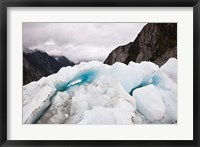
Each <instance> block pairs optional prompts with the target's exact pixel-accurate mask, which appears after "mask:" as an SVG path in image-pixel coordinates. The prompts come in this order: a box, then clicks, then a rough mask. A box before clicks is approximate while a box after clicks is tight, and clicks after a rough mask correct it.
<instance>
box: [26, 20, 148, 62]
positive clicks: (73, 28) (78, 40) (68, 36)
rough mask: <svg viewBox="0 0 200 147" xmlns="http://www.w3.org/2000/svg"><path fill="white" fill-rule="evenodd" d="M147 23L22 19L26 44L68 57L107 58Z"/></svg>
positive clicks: (102, 59)
mask: <svg viewBox="0 0 200 147" xmlns="http://www.w3.org/2000/svg"><path fill="white" fill-rule="evenodd" d="M145 24H146V23H33V22H24V23H23V47H24V48H28V49H35V48H38V49H40V50H43V51H45V52H47V53H48V54H49V55H54V56H61V55H62V56H65V57H66V58H68V59H69V60H71V61H73V62H75V63H79V62H80V61H90V60H99V61H102V62H103V61H104V60H105V59H106V57H107V56H108V55H109V53H110V52H111V51H112V50H113V49H115V48H116V47H118V46H119V45H124V44H127V43H128V42H130V41H132V40H134V39H135V38H136V36H137V35H138V33H139V32H140V31H141V29H142V28H143V26H144V25H145Z"/></svg>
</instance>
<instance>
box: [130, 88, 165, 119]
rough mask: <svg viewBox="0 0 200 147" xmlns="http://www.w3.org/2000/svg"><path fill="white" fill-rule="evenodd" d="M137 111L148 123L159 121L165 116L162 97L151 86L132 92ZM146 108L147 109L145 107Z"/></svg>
mask: <svg viewBox="0 0 200 147" xmlns="http://www.w3.org/2000/svg"><path fill="white" fill-rule="evenodd" d="M133 97H134V98H135V100H136V106H137V110H138V111H139V112H140V113H141V114H143V115H144V116H145V117H146V118H147V119H148V120H150V121H158V120H161V119H162V118H163V117H164V115H165V111H166V108H165V105H164V103H163V101H162V96H161V95H160V93H159V91H158V90H157V89H156V87H155V86H154V85H152V84H150V85H148V86H144V87H141V88H138V89H136V90H135V91H133ZM147 106H148V107H147Z"/></svg>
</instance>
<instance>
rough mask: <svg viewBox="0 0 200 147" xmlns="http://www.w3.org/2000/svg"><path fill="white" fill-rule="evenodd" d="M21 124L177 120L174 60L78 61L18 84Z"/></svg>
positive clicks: (147, 122) (125, 123)
mask: <svg viewBox="0 0 200 147" xmlns="http://www.w3.org/2000/svg"><path fill="white" fill-rule="evenodd" d="M22 108H23V124H80V125H81V124H104V125H106V124H118V125H122V124H124V125H128V124H129V125H130V124H158V123H159V124H174V123H177V59H175V58H170V59H169V60H168V61H167V62H166V63H165V64H164V65H163V66H161V67H159V66H157V65H156V64H154V63H152V62H148V61H143V62H141V63H135V62H132V61H131V62H130V63H129V64H128V65H126V64H123V63H119V62H116V63H115V64H113V65H112V66H110V65H107V64H103V63H102V62H99V61H90V62H87V63H86V62H81V63H80V64H78V65H75V66H73V67H63V68H61V69H60V70H59V71H58V72H57V73H55V74H52V75H50V76H48V77H43V78H41V79H40V80H39V81H34V82H31V83H29V84H27V85H25V86H23V105H22Z"/></svg>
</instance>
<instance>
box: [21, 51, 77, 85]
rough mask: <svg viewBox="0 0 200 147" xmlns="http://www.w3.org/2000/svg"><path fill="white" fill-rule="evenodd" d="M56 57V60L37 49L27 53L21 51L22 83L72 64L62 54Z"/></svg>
mask: <svg viewBox="0 0 200 147" xmlns="http://www.w3.org/2000/svg"><path fill="white" fill-rule="evenodd" d="M56 58H57V59H58V60H56V59H55V57H53V56H49V55H48V54H47V53H45V52H42V51H39V50H37V51H32V52H31V51H29V52H28V53H25V52H23V84H24V85H25V84H28V83H29V82H32V81H37V80H39V79H40V78H41V77H46V76H49V75H51V74H53V73H56V72H58V70H59V69H60V68H61V67H64V66H73V65H74V63H73V62H71V61H69V60H68V59H67V58H65V57H64V56H61V57H56Z"/></svg>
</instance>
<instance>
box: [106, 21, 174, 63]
mask: <svg viewBox="0 0 200 147" xmlns="http://www.w3.org/2000/svg"><path fill="white" fill-rule="evenodd" d="M171 57H175V58H177V24H176V23H148V24H147V25H145V26H144V27H143V29H142V30H141V31H140V33H139V34H138V35H137V37H136V39H135V40H134V41H133V42H129V43H128V44H126V45H122V46H119V47H117V48H116V49H114V50H113V51H112V52H111V53H110V54H109V55H108V57H107V58H106V59H105V61H104V63H105V64H109V65H112V64H114V63H115V62H122V63H125V64H128V63H129V62H130V61H133V62H141V61H151V62H153V63H155V64H157V65H159V66H161V65H163V64H164V63H165V62H166V61H167V60H168V59H169V58H171Z"/></svg>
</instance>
